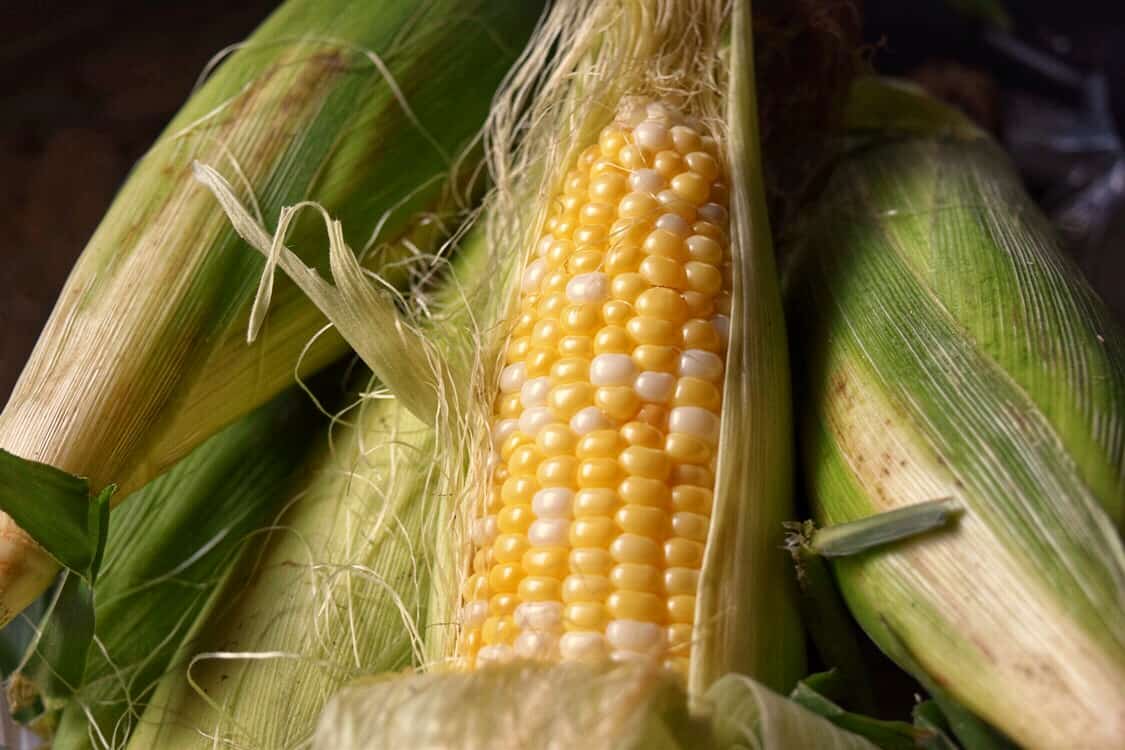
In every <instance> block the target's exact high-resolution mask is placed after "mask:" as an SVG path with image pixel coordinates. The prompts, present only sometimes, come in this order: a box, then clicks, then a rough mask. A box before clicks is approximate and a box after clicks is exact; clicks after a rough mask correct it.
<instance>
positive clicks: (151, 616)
mask: <svg viewBox="0 0 1125 750" xmlns="http://www.w3.org/2000/svg"><path fill="white" fill-rule="evenodd" d="M313 411H314V410H313V409H312V407H311V405H310V404H309V403H308V402H307V398H306V397H305V396H304V395H303V394H301V393H299V392H292V393H289V394H286V395H284V396H281V397H279V398H278V399H275V401H274V402H273V403H271V404H268V405H266V406H263V407H261V408H259V409H258V410H257V411H256V412H255V413H253V414H251V415H249V416H247V417H245V418H243V419H242V420H240V421H239V422H237V423H235V424H234V425H231V426H230V427H228V428H226V429H225V430H223V431H222V432H221V433H219V434H218V435H216V436H214V437H213V438H211V439H210V440H208V441H207V442H206V443H204V444H203V445H201V446H200V447H199V448H197V449H196V450H195V451H193V452H192V453H191V455H189V456H188V457H187V458H186V459H184V460H183V461H182V462H181V463H180V464H178V465H177V466H176V467H175V468H174V469H173V470H172V471H170V472H169V473H168V474H166V475H164V476H163V477H161V478H160V479H158V480H156V481H155V482H153V483H151V484H150V485H149V486H147V487H145V488H144V489H143V490H142V491H141V492H139V493H138V494H137V496H136V497H135V498H134V499H133V501H132V502H130V503H129V505H127V506H125V507H124V508H122V509H120V510H119V511H118V512H117V513H116V514H114V516H113V523H112V525H111V527H110V531H109V538H108V540H107V545H106V556H105V560H104V561H103V564H102V566H101V571H100V574H99V576H98V579H97V583H96V585H95V587H94V616H95V629H94V633H93V638H94V641H93V643H92V644H91V645H90V647H89V650H88V652H87V654H86V657H85V659H84V663H80V664H77V665H64V664H58V663H45V662H44V661H43V660H44V658H45V656H46V655H45V654H41V653H39V652H38V651H37V650H33V651H32V653H31V654H29V658H30V661H29V664H28V665H27V666H25V668H24V672H23V674H22V675H21V676H18V677H17V678H16V679H20V678H21V677H23V676H26V677H31V678H32V679H33V681H34V683H35V687H36V688H38V689H39V691H40V692H39V695H38V697H39V698H40V699H41V700H42V702H43V704H44V707H45V708H46V709H47V711H48V712H49V713H57V712H58V711H59V708H60V706H62V705H63V702H64V701H69V702H68V703H66V707H65V708H64V709H63V710H62V711H61V716H60V717H58V729H57V731H56V732H55V734H54V737H53V738H52V747H53V748H56V750H64V749H66V748H85V747H107V746H108V747H122V746H123V745H124V742H125V741H126V740H127V738H128V736H129V734H130V732H131V730H132V727H133V724H134V723H135V721H136V719H137V718H138V717H139V716H140V713H141V711H143V709H144V706H145V702H146V701H147V699H148V695H149V693H150V692H151V689H152V686H153V685H154V684H155V682H156V680H157V679H158V678H159V677H160V675H161V674H163V672H164V670H165V669H166V668H167V666H168V663H169V661H170V660H171V657H172V655H173V653H174V652H175V651H176V648H177V646H178V645H179V643H180V641H181V640H182V639H183V637H184V635H185V634H186V633H187V631H188V630H189V629H190V628H191V627H192V623H193V622H194V621H195V620H196V619H197V618H198V617H199V615H200V613H201V612H202V611H203V610H204V609H205V607H206V605H207V603H208V602H209V600H210V595H211V593H212V592H213V591H214V589H215V586H216V584H217V583H218V581H219V579H220V578H222V576H223V574H224V572H225V571H226V570H227V568H228V567H229V564H230V563H231V561H232V560H233V559H234V558H235V557H236V555H237V553H238V551H239V550H240V549H241V547H242V546H243V545H244V543H245V542H246V540H247V535H248V534H250V533H251V532H254V531H256V530H258V529H259V528H260V527H261V526H262V525H263V524H264V523H266V522H267V521H268V520H269V518H270V517H271V516H272V515H273V514H274V513H276V512H277V510H278V509H279V508H280V505H281V503H280V502H279V497H282V496H283V495H282V489H283V488H284V487H285V486H286V484H287V482H288V480H289V479H290V476H291V474H292V473H293V470H294V466H295V465H297V463H298V461H299V459H300V456H301V455H302V453H304V450H305V446H306V445H307V441H305V440H301V439H300V438H299V437H298V436H299V435H300V434H301V433H302V432H305V431H306V430H308V429H309V428H311V427H313V426H315V425H316V420H315V419H311V418H310V417H312V416H313V415H312V412H313ZM64 616H66V615H65V614H64V613H60V612H55V613H54V614H53V615H52V618H51V619H49V620H48V621H47V622H46V623H44V627H45V628H47V629H48V631H50V630H52V629H57V628H60V627H66V623H61V622H59V620H58V618H60V617H64ZM51 637H52V635H51V633H50V632H46V633H44V635H43V638H44V639H47V640H49V639H50V638H51ZM75 668H76V669H77V671H76V672H75ZM64 671H66V672H72V673H75V674H77V675H78V676H79V678H80V680H81V682H80V683H79V684H70V685H66V684H61V683H60V682H59V680H58V679H56V678H57V677H58V676H59V675H61V674H62V673H63V672H64ZM52 723H54V719H52Z"/></svg>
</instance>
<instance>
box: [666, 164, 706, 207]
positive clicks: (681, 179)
mask: <svg viewBox="0 0 1125 750" xmlns="http://www.w3.org/2000/svg"><path fill="white" fill-rule="evenodd" d="M672 190H673V191H674V192H675V193H676V195H678V196H680V197H681V198H683V199H684V200H685V201H688V202H689V203H694V204H696V205H701V204H703V203H706V202H707V198H708V196H710V194H711V181H710V180H706V179H704V178H703V177H702V176H701V175H698V174H696V173H695V172H683V173H681V174H678V175H676V176H675V177H673V178H672Z"/></svg>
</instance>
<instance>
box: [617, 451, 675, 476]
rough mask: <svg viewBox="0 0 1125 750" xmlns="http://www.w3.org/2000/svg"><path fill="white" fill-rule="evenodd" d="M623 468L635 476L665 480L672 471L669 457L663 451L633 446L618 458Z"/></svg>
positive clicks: (622, 452)
mask: <svg viewBox="0 0 1125 750" xmlns="http://www.w3.org/2000/svg"><path fill="white" fill-rule="evenodd" d="M618 461H620V462H621V468H623V469H625V471H626V472H628V473H629V474H631V475H633V476H639V477H648V478H650V479H660V480H664V479H667V478H668V475H669V473H671V471H672V464H671V462H670V461H669V460H668V455H667V454H666V453H664V451H662V450H658V449H655V448H645V447H643V446H640V445H631V446H629V447H628V448H626V449H625V450H623V451H621V455H620V456H619V457H618Z"/></svg>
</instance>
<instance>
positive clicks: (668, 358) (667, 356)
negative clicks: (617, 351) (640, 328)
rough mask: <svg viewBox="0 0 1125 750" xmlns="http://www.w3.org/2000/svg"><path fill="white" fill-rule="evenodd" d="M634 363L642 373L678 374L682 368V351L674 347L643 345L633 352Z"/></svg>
mask: <svg viewBox="0 0 1125 750" xmlns="http://www.w3.org/2000/svg"><path fill="white" fill-rule="evenodd" d="M633 361H634V362H636V364H637V369H639V370H641V371H642V372H644V371H645V370H655V371H656V372H676V371H677V370H678V369H679V366H680V351H679V349H678V348H677V347H674V346H656V345H654V344H642V345H641V346H638V347H637V348H636V349H634V350H633Z"/></svg>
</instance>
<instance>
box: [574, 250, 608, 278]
mask: <svg viewBox="0 0 1125 750" xmlns="http://www.w3.org/2000/svg"><path fill="white" fill-rule="evenodd" d="M604 261H605V253H603V252H602V251H600V250H591V249H586V250H579V251H578V252H576V253H575V254H574V255H572V256H570V260H568V261H567V262H566V270H567V272H568V273H571V274H574V275H578V274H580V273H589V272H591V271H596V270H598V269H599V268H601V266H602V263H603V262H604Z"/></svg>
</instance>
